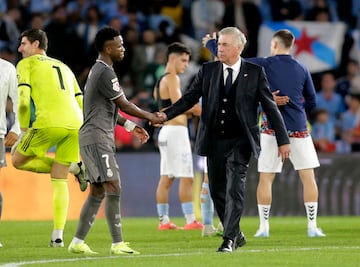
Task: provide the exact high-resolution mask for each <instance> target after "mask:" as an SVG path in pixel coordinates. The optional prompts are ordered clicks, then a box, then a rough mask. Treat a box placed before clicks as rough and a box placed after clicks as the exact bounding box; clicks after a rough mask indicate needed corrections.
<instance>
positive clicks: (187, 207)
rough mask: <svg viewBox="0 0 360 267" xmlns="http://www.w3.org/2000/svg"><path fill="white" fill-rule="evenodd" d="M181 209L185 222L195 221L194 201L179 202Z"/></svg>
mask: <svg viewBox="0 0 360 267" xmlns="http://www.w3.org/2000/svg"><path fill="white" fill-rule="evenodd" d="M181 209H182V212H183V213H184V216H185V220H186V223H187V224H188V223H193V222H194V221H195V214H194V203H193V202H192V201H190V202H184V203H181Z"/></svg>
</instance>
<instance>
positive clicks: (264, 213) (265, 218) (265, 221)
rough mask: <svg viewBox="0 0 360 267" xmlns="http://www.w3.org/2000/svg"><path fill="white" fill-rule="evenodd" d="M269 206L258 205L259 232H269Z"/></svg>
mask: <svg viewBox="0 0 360 267" xmlns="http://www.w3.org/2000/svg"><path fill="white" fill-rule="evenodd" d="M270 208H271V205H258V212H259V221H260V226H259V229H260V230H269V228H270V226H269V217H270Z"/></svg>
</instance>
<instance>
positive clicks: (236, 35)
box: [219, 27, 247, 46]
mask: <svg viewBox="0 0 360 267" xmlns="http://www.w3.org/2000/svg"><path fill="white" fill-rule="evenodd" d="M225 34H227V35H232V36H233V39H234V42H235V43H234V44H235V45H242V46H245V44H246V42H247V40H246V37H245V35H244V34H243V33H242V32H241V31H240V30H239V29H238V28H236V27H226V28H223V29H221V30H220V31H219V36H220V35H225Z"/></svg>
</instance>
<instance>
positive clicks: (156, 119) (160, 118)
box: [148, 112, 167, 127]
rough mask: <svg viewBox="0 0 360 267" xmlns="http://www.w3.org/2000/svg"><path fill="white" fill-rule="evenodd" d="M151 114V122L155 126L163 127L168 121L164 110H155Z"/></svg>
mask: <svg viewBox="0 0 360 267" xmlns="http://www.w3.org/2000/svg"><path fill="white" fill-rule="evenodd" d="M150 114H151V116H150V118H149V119H148V120H149V123H150V124H151V125H153V126H155V127H161V126H163V124H164V122H165V121H167V116H166V114H165V113H164V112H154V113H150Z"/></svg>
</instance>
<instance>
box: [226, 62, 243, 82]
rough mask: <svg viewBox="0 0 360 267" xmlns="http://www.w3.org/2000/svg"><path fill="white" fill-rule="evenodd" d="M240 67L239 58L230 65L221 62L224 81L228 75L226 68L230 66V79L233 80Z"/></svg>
mask: <svg viewBox="0 0 360 267" xmlns="http://www.w3.org/2000/svg"><path fill="white" fill-rule="evenodd" d="M240 67H241V58H239V60H238V61H236V63H235V64H234V65H232V66H228V65H226V64H224V63H223V75H224V83H225V81H226V77H227V76H228V71H227V70H226V69H227V68H231V69H232V70H233V75H232V81H233V82H234V81H235V80H236V77H237V76H238V74H239V72H240Z"/></svg>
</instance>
